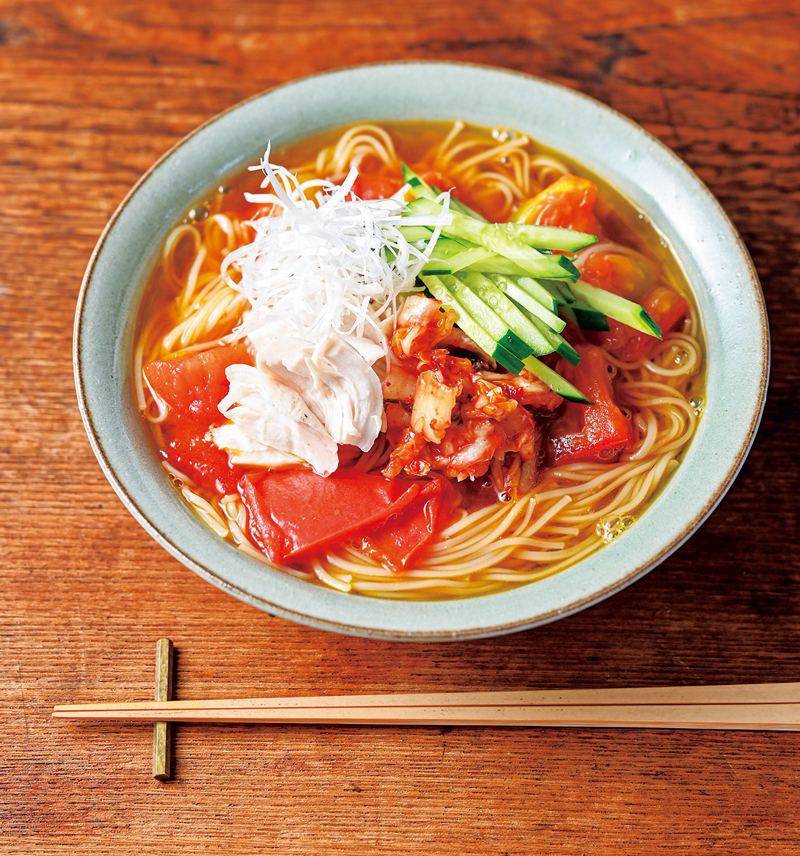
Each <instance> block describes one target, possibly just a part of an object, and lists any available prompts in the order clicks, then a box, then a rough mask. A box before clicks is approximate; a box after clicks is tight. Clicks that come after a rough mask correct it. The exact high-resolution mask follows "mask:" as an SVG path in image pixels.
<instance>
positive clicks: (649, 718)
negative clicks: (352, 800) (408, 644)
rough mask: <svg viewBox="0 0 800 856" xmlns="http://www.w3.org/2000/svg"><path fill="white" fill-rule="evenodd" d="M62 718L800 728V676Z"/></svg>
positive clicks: (161, 705) (115, 706)
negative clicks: (749, 681)
mask: <svg viewBox="0 0 800 856" xmlns="http://www.w3.org/2000/svg"><path fill="white" fill-rule="evenodd" d="M53 716H54V717H55V718H56V719H105V720H109V719H115V720H150V721H160V722H228V723H236V722H261V723H272V724H279V723H296V724H326V725H330V724H353V725H356V724H359V725H474V726H480V725H495V726H497V725H508V726H581V727H592V728H595V727H618V728H714V729H746V730H781V731H792V730H800V683H784V684H754V685H745V686H735V685H734V686H711V687H702V686H701V687H655V688H635V689H628V688H621V689H599V690H546V691H540V692H536V691H532V692H531V691H523V692H477V693H464V692H459V693H405V694H395V695H393V694H379V695H350V696H309V697H302V696H301V697H291V698H258V699H218V700H205V701H172V702H128V703H114V702H111V703H108V702H106V703H94V704H78V705H57V706H56V707H55V708H54V709H53Z"/></svg>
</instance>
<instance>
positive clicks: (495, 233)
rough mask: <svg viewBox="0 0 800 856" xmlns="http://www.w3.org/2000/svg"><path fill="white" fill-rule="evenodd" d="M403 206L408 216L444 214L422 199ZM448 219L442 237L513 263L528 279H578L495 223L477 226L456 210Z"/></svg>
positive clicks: (564, 263)
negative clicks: (470, 244) (467, 244)
mask: <svg viewBox="0 0 800 856" xmlns="http://www.w3.org/2000/svg"><path fill="white" fill-rule="evenodd" d="M406 207H407V208H408V210H409V211H410V212H411V213H412V214H425V215H428V216H436V215H439V214H442V213H444V212H443V208H442V206H441V205H440V204H439V203H438V202H432V201H431V200H430V199H425V198H423V197H418V198H417V199H412V200H411V202H409V203H408V205H407V206H406ZM449 216H450V217H451V218H452V222H451V223H450V224H448V225H444V226H441V227H440V228H441V230H442V234H443V235H447V236H449V237H452V238H457V239H458V240H462V241H469V242H470V243H472V244H478V245H479V246H482V247H486V249H488V250H492V252H495V253H497V254H498V255H501V256H503V257H504V258H506V259H508V260H509V261H512V262H514V263H515V264H516V265H518V266H519V267H520V268H522V270H523V271H525V272H526V273H528V274H529V275H530V276H542V277H550V278H552V279H560V278H562V277H569V278H570V279H573V280H574V279H577V278H578V277H579V276H580V273H579V271H578V269H577V268H576V267H575V265H573V264H572V262H570V261H569V260H568V259H567V258H566V257H565V256H558V255H547V254H544V253H540V252H539V251H538V250H536V249H534V248H533V247H531V246H529V245H528V244H526V243H523V242H522V241H519V240H516V239H515V238H512V237H511V236H510V235H509V233H508V232H507V231H506V230H504V229H502V228H500V229H498V228H496V227H497V225H498V224H496V223H481V222H480V221H479V220H476V219H475V218H474V217H468V216H466V215H465V214H459V213H458V212H457V211H449ZM556 249H558V248H557V247H556Z"/></svg>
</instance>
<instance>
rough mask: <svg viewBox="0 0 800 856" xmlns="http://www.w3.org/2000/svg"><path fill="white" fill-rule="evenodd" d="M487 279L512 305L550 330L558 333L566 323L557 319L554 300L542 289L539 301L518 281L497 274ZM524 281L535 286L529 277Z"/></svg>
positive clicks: (490, 275)
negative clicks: (521, 309) (527, 313)
mask: <svg viewBox="0 0 800 856" xmlns="http://www.w3.org/2000/svg"><path fill="white" fill-rule="evenodd" d="M489 279H490V280H491V281H492V282H493V283H494V284H495V286H496V287H497V288H499V289H500V291H502V292H503V294H505V295H506V296H507V297H509V298H510V299H511V300H513V301H514V303H516V304H518V305H519V306H522V307H523V308H524V309H526V310H527V311H528V312H529V313H530V314H531V315H535V316H536V317H537V318H539V319H540V320H541V321H543V322H544V323H545V324H546V325H547V326H548V327H550V328H551V329H552V330H555V331H556V332H557V333H560V332H561V331H562V330H563V329H564V327H565V326H566V322H565V321H564V320H563V319H561V318H559V317H558V315H556V313H555V310H556V302H555V300H553V299H552V298H551V297H550V295H549V294H548V293H547V292H546V291H545V290H544V289H541V293H542V296H541V300H539V299H536V298H534V297H533V296H532V295H531V293H530V292H529V291H528V290H527V289H525V288H523V287H522V286H521V285H520V280H519V279H512V278H511V277H508V276H503V275H502V274H497V273H492V274H489ZM524 279H527V280H528V282H530V283H533V284H534V285H535V284H536V283H535V281H534V280H532V279H530V278H529V277H524ZM544 301H546V302H547V305H544Z"/></svg>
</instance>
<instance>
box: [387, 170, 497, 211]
mask: <svg viewBox="0 0 800 856" xmlns="http://www.w3.org/2000/svg"><path fill="white" fill-rule="evenodd" d="M403 181H405V183H406V184H407V185H409V187H411V190H412V191H413V193H414V196H416V197H420V196H421V197H423V198H424V199H430V200H431V202H436V200H437V199H438V198H439V196H440V195H441V191H440V190H439V188H438V187H431V185H429V184H428V183H427V182H425V181H423V180H422V179H421V178H420V177H419V176H418V175H417V174H416V173H415V172H414V170H413V169H411V168H410V167H408V166H406V165H405V164H403ZM450 208H451V209H452V210H453V211H458V212H459V214H464V215H465V216H466V217H472V218H473V219H475V220H480V221H481V223H488V222H489V221H488V220H487V219H486V218H485V217H481V215H480V214H478V212H477V211H473V210H472V208H470V207H469V206H468V205H465V204H464V203H463V202H461V201H459V200H458V199H456V198H455V197H453V196H452V195H451V196H450Z"/></svg>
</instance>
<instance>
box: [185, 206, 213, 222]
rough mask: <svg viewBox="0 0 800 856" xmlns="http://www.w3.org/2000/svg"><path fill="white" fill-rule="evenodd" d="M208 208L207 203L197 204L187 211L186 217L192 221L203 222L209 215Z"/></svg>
mask: <svg viewBox="0 0 800 856" xmlns="http://www.w3.org/2000/svg"><path fill="white" fill-rule="evenodd" d="M208 213H209V212H208V208H207V207H206V206H205V205H195V206H194V208H190V209H189V210H188V212H187V213H186V219H187V220H188V221H189V222H190V223H201V222H202V221H203V220H205V219H206V218H207V217H208Z"/></svg>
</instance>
